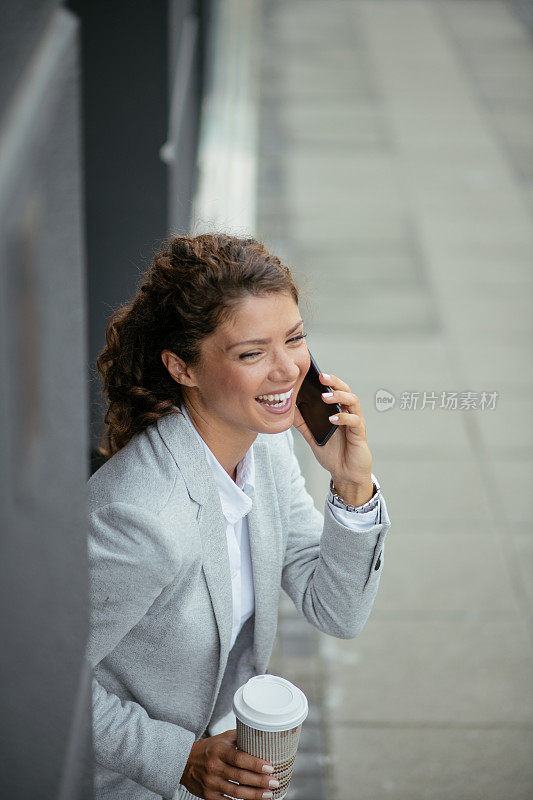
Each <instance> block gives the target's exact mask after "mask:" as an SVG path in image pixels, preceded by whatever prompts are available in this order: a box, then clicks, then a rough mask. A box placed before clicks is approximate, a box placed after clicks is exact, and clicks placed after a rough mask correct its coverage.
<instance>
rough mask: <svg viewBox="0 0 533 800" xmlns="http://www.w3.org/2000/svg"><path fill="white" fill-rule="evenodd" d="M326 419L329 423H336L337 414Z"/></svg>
mask: <svg viewBox="0 0 533 800" xmlns="http://www.w3.org/2000/svg"><path fill="white" fill-rule="evenodd" d="M328 419H329V421H330V422H337V420H338V419H339V417H338V415H337V414H333V415H332V416H331V417H328Z"/></svg>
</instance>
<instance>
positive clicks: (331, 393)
mask: <svg viewBox="0 0 533 800" xmlns="http://www.w3.org/2000/svg"><path fill="white" fill-rule="evenodd" d="M322 397H333V392H322Z"/></svg>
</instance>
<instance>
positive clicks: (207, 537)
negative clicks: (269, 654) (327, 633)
mask: <svg viewBox="0 0 533 800" xmlns="http://www.w3.org/2000/svg"><path fill="white" fill-rule="evenodd" d="M157 426H158V429H159V432H160V434H161V436H162V437H163V440H164V441H165V444H166V445H167V447H168V449H169V450H170V452H171V454H172V456H173V458H174V461H175V462H176V465H177V467H178V469H179V470H180V472H181V474H182V476H183V479H184V481H185V485H186V487H187V491H188V493H189V496H190V498H191V500H193V501H194V502H195V503H196V505H197V506H198V508H197V511H196V519H197V521H198V529H199V532H200V536H201V540H202V551H203V570H204V574H205V579H206V582H207V587H208V589H209V594H210V597H211V602H212V604H213V611H214V613H215V617H216V621H217V627H218V633H219V638H220V660H219V674H218V680H217V691H218V686H219V685H220V681H221V680H222V676H223V672H224V666H225V664H226V660H227V657H228V653H229V645H230V642H231V629H232V624H233V599H232V593H231V572H230V565H229V554H228V545H227V540H226V520H225V517H224V514H223V512H222V506H221V504H220V496H219V494H218V490H217V487H216V483H215V480H214V478H213V474H212V472H211V468H210V466H209V464H208V463H207V459H206V457H205V453H204V449H203V447H202V445H201V443H200V442H199V441H198V439H197V438H196V436H195V434H194V431H192V430H191V428H190V426H189V423H188V422H187V420H186V419H185V417H184V416H183V415H182V414H181V413H179V412H177V413H176V414H169V415H168V416H165V417H162V418H161V419H159V420H158V422H157Z"/></svg>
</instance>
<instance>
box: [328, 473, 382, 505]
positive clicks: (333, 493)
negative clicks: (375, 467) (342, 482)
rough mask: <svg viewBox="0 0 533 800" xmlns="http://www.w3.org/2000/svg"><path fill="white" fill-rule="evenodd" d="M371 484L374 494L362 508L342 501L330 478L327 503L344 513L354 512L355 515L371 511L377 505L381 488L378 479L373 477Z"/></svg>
mask: <svg viewBox="0 0 533 800" xmlns="http://www.w3.org/2000/svg"><path fill="white" fill-rule="evenodd" d="M372 483H373V484H374V494H373V495H372V497H371V498H370V500H367V502H366V503H365V504H364V505H362V506H352V505H350V503H347V502H346V500H343V499H342V497H339V495H338V494H337V492H336V490H335V484H334V483H333V478H332V479H331V480H330V482H329V492H330V494H329V501H330V502H331V503H333V505H334V506H335V507H336V508H343V509H344V510H345V511H355V513H356V514H364V513H365V512H366V511H373V510H374V509H375V508H376V506H377V505H378V503H379V496H380V494H381V487H380V485H379V483H378V479H377V478H376V477H375V476H374V475H372Z"/></svg>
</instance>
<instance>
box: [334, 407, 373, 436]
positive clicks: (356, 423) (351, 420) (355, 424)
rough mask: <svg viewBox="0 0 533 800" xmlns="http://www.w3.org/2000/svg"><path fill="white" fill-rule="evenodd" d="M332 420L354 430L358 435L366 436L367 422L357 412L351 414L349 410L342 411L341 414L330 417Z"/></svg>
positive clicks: (335, 423)
mask: <svg viewBox="0 0 533 800" xmlns="http://www.w3.org/2000/svg"><path fill="white" fill-rule="evenodd" d="M329 420H330V422H333V424H334V425H345V426H346V427H347V428H349V429H350V430H353V431H354V433H356V434H357V435H358V436H361V437H363V438H364V437H365V436H366V424H365V421H364V420H363V419H361V417H359V416H357V414H350V413H349V412H348V411H341V412H340V414H338V413H335V414H332V415H331V416H330V418H329Z"/></svg>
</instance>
